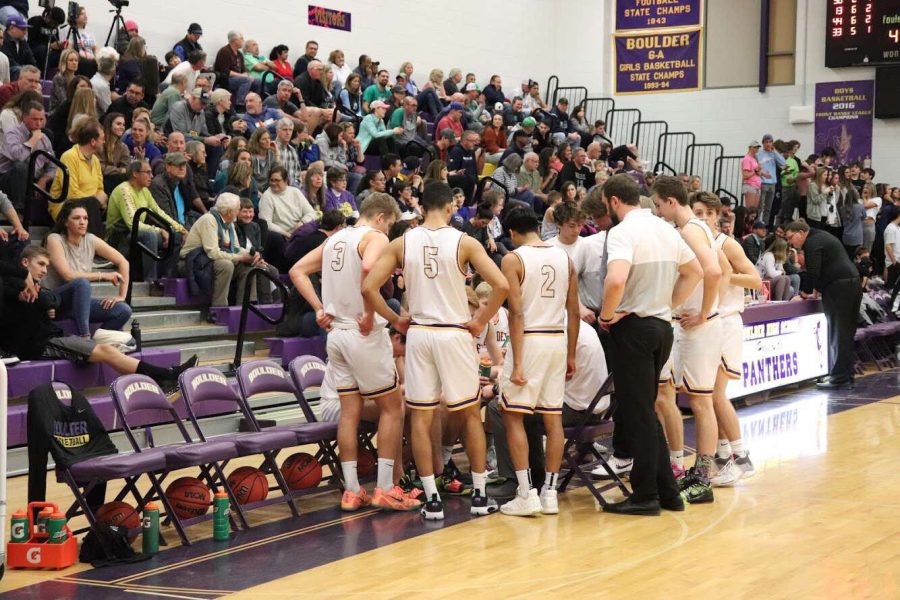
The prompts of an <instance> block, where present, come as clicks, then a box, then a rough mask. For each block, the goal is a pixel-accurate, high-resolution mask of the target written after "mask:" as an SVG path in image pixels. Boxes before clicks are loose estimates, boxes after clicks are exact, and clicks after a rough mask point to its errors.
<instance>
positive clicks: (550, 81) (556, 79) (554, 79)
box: [544, 75, 559, 102]
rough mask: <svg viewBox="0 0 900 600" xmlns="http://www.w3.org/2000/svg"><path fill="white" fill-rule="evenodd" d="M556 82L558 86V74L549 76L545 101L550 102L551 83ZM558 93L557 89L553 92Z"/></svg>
mask: <svg viewBox="0 0 900 600" xmlns="http://www.w3.org/2000/svg"><path fill="white" fill-rule="evenodd" d="M554 82H555V83H556V87H559V77H557V76H556V75H551V76H550V77H548V78H547V88H546V89H545V90H544V102H550V85H551V84H552V83H554ZM553 93H554V94H555V93H556V92H555V91H554V92H553Z"/></svg>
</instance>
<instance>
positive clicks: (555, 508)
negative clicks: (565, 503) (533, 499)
mask: <svg viewBox="0 0 900 600" xmlns="http://www.w3.org/2000/svg"><path fill="white" fill-rule="evenodd" d="M556 495H557V492H556V490H544V492H543V493H542V494H541V495H540V500H541V512H542V513H544V514H545V515H558V514H559V502H557V499H556Z"/></svg>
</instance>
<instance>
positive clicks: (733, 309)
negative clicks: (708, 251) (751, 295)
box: [715, 233, 744, 317]
mask: <svg viewBox="0 0 900 600" xmlns="http://www.w3.org/2000/svg"><path fill="white" fill-rule="evenodd" d="M726 240H728V236H727V235H725V234H724V233H720V234H719V235H717V236H716V240H715V244H716V245H715V248H716V250H721V249H722V248H724V247H725V241H726ZM741 312H744V288H742V287H741V286H739V285H730V286H728V291H727V292H725V294H724V295H722V297H721V298H719V314H720V315H722V316H723V317H727V316H729V315H733V314H737V313H741Z"/></svg>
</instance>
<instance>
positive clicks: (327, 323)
mask: <svg viewBox="0 0 900 600" xmlns="http://www.w3.org/2000/svg"><path fill="white" fill-rule="evenodd" d="M332 321H334V315H329V314H328V313H326V312H325V309H323V308H320V309H319V310H317V311H316V324H317V325H318V326H319V327H321V328H322V329H324V330H325V331H328V330H329V329H331V322H332Z"/></svg>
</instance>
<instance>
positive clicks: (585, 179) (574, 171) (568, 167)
mask: <svg viewBox="0 0 900 600" xmlns="http://www.w3.org/2000/svg"><path fill="white" fill-rule="evenodd" d="M586 163H587V151H586V150H585V149H584V148H576V149H575V153H574V154H573V155H572V160H571V161H569V162H568V163H566V164H565V166H563V168H562V171H560V172H559V177H557V178H556V189H557V190H558V189H561V188H562V184H564V183H565V182H567V181H572V182H574V183H575V187H580V188H584V189H588V188H590V187H593V185H594V174H593V173H591V170H590V169H589V168H588V166H587V164H586Z"/></svg>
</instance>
